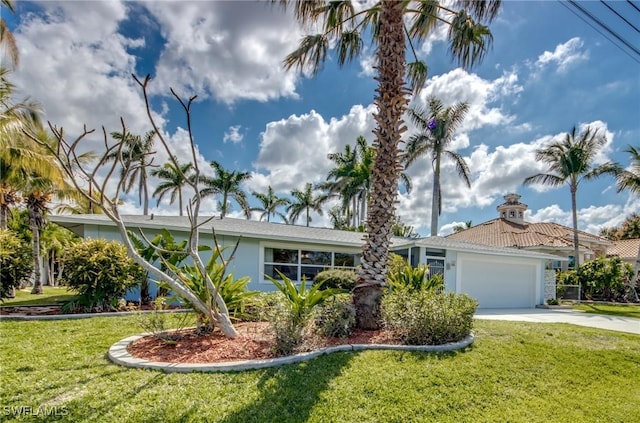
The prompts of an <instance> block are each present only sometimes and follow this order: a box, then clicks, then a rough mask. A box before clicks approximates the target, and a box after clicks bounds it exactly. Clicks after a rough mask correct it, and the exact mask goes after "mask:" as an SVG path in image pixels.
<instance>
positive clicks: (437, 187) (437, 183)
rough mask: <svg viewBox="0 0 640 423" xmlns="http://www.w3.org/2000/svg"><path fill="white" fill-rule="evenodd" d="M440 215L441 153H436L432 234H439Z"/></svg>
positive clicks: (432, 198) (432, 200) (432, 197)
mask: <svg viewBox="0 0 640 423" xmlns="http://www.w3.org/2000/svg"><path fill="white" fill-rule="evenodd" d="M439 215H440V154H439V153H436V167H435V169H434V170H433V195H432V196H431V236H437V235H438V216H439Z"/></svg>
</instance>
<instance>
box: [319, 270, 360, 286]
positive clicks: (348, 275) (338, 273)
mask: <svg viewBox="0 0 640 423" xmlns="http://www.w3.org/2000/svg"><path fill="white" fill-rule="evenodd" d="M357 280H358V274H357V273H356V272H355V271H354V270H347V269H330V270H323V271H322V272H320V273H318V274H317V275H316V277H315V278H313V284H314V285H322V288H338V289H346V290H347V291H351V290H352V289H353V288H354V287H355V286H356V281H357Z"/></svg>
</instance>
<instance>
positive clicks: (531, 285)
mask: <svg viewBox="0 0 640 423" xmlns="http://www.w3.org/2000/svg"><path fill="white" fill-rule="evenodd" d="M123 219H124V221H125V223H126V225H127V227H128V228H129V229H130V230H133V231H134V232H136V231H138V230H142V231H143V232H144V233H145V235H146V236H147V237H148V238H149V239H150V238H152V237H153V236H154V235H156V234H157V233H158V232H159V231H160V230H161V229H167V230H169V231H170V232H171V233H172V235H173V236H174V238H175V239H176V240H177V241H178V242H179V241H180V240H181V239H185V238H186V236H187V235H188V230H189V221H188V218H187V217H178V216H153V215H151V216H124V218H123ZM201 219H202V220H201V221H204V219H205V218H201ZM50 220H51V221H53V222H55V223H57V224H59V225H61V226H64V227H66V228H68V229H70V230H72V231H73V232H75V233H76V234H78V235H79V236H81V237H84V238H105V239H115V240H120V235H119V232H118V231H117V228H116V226H115V224H114V223H113V222H112V221H111V220H109V219H108V218H107V217H106V216H104V215H100V214H92V215H56V216H51V217H50ZM212 228H215V233H216V237H217V240H218V243H219V244H220V245H221V246H223V247H224V246H229V245H234V244H235V243H236V241H237V240H238V239H240V244H239V247H238V250H237V252H236V256H235V259H234V260H233V262H231V264H230V266H229V269H228V270H229V272H231V273H233V274H234V275H235V276H237V277H240V276H249V277H250V278H251V283H250V285H249V289H252V290H261V291H269V290H273V289H274V287H273V284H272V283H271V282H269V281H268V280H267V279H266V278H265V275H271V276H276V272H275V270H276V269H278V270H280V271H281V272H283V273H284V274H286V275H287V276H288V277H290V278H291V279H293V280H298V281H299V280H302V278H303V277H305V278H307V279H311V278H313V276H315V275H316V274H317V273H318V272H320V271H322V270H324V269H327V268H347V269H349V268H355V267H356V266H358V264H359V262H360V251H361V248H362V245H363V243H364V241H363V234H362V233H359V232H348V231H339V230H334V229H328V228H314V227H304V226H296V225H286V224H282V223H268V222H260V221H253V220H242V219H233V218H226V217H225V218H224V219H220V218H213V219H211V220H210V221H208V222H207V223H206V224H205V225H203V226H202V227H201V228H200V244H207V245H209V246H211V245H212V243H213V235H212ZM391 249H392V250H393V251H394V252H396V253H398V254H400V255H402V256H404V257H406V258H407V259H409V260H410V261H411V263H412V264H413V265H417V264H428V265H429V267H430V272H431V273H432V274H433V273H442V274H443V275H444V281H445V286H446V289H447V290H448V291H452V292H457V293H466V294H469V295H470V296H472V297H474V298H476V299H477V300H478V302H479V306H480V307H482V308H514V307H534V306H535V305H537V304H543V303H544V301H545V299H547V298H550V297H555V280H554V275H553V272H549V271H545V269H547V267H548V266H547V264H548V263H549V262H550V261H556V260H563V258H562V257H558V256H554V255H551V254H546V253H541V252H537V251H529V250H520V249H515V248H506V247H492V246H487V245H483V244H476V243H471V242H467V241H461V240H456V239H449V238H443V237H428V238H418V239H407V238H394V239H393V240H392V245H391ZM204 258H205V259H206V257H204ZM549 282H551V283H553V289H550V288H549V285H548V284H549ZM545 283H547V284H546V287H547V290H546V291H547V292H545Z"/></svg>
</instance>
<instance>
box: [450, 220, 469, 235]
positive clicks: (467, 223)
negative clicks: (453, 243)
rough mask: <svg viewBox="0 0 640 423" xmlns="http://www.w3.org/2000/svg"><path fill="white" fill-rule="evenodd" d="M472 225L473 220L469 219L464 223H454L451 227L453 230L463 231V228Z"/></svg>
mask: <svg viewBox="0 0 640 423" xmlns="http://www.w3.org/2000/svg"><path fill="white" fill-rule="evenodd" d="M471 227H473V222H472V221H471V220H467V221H466V222H464V225H456V226H454V227H453V232H456V233H457V232H461V231H464V230H465V229H469V228H471Z"/></svg>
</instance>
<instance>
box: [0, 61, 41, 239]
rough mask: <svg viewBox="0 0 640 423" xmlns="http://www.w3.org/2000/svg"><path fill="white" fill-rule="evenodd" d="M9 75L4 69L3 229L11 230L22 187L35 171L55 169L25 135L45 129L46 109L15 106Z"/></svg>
mask: <svg viewBox="0 0 640 423" xmlns="http://www.w3.org/2000/svg"><path fill="white" fill-rule="evenodd" d="M8 75H9V70H8V69H6V68H0V229H6V228H7V217H8V214H9V212H10V209H11V207H13V206H14V205H15V204H17V203H18V202H19V201H20V193H19V191H20V190H19V186H20V185H21V184H23V183H24V181H26V180H27V179H28V177H29V175H30V173H31V172H32V171H38V172H39V173H40V174H43V173H46V172H47V171H48V169H50V167H51V164H50V159H49V158H45V157H44V156H43V155H42V154H40V148H38V147H37V146H34V144H33V143H32V142H31V140H30V139H29V137H27V136H26V135H25V133H24V131H25V130H27V131H30V132H35V131H36V130H37V128H38V127H40V126H41V125H42V123H41V120H40V115H41V113H42V108H41V106H40V105H39V104H38V103H35V102H32V101H29V100H28V99H27V100H24V101H22V102H17V103H14V102H13V99H12V94H13V90H14V88H15V86H14V85H13V84H12V83H11V82H10V81H9V79H8Z"/></svg>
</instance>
